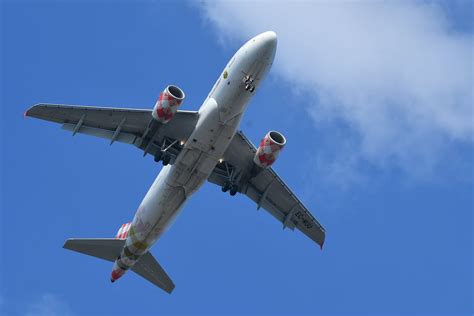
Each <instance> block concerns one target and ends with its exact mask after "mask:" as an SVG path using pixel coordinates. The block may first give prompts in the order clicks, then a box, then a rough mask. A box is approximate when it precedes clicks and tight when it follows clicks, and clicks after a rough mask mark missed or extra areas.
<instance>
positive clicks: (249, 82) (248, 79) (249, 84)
mask: <svg viewBox="0 0 474 316" xmlns="http://www.w3.org/2000/svg"><path fill="white" fill-rule="evenodd" d="M242 80H243V82H244V83H245V90H247V91H250V92H254V91H255V86H254V84H253V82H254V79H253V78H252V76H251V75H245V76H244V78H243V79H242Z"/></svg>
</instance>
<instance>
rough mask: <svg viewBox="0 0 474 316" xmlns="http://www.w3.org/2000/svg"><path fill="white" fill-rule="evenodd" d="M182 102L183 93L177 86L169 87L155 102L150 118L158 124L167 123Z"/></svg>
mask: <svg viewBox="0 0 474 316" xmlns="http://www.w3.org/2000/svg"><path fill="white" fill-rule="evenodd" d="M183 100H184V92H183V90H181V89H180V88H179V87H177V86H173V85H169V86H167V87H166V89H165V90H163V92H161V93H160V97H159V98H158V100H157V101H156V104H155V107H154V108H153V112H152V116H153V118H154V119H155V120H157V121H158V122H160V123H165V124H166V123H168V122H169V121H171V119H172V118H173V115H174V114H175V113H176V111H177V110H178V107H179V106H180V105H181V103H182V102H183Z"/></svg>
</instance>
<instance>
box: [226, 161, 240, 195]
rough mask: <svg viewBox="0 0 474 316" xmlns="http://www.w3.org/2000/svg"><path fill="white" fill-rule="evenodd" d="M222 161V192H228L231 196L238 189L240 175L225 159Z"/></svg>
mask: <svg viewBox="0 0 474 316" xmlns="http://www.w3.org/2000/svg"><path fill="white" fill-rule="evenodd" d="M222 163H223V164H224V167H225V171H226V175H225V181H224V184H223V185H222V192H229V194H230V195H231V196H234V195H236V194H237V192H238V191H239V185H238V183H239V180H240V177H239V176H240V175H239V173H238V172H237V171H236V170H235V168H234V167H233V166H231V165H229V164H227V163H226V162H225V161H224V162H222Z"/></svg>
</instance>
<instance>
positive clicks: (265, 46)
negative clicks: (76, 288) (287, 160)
mask: <svg viewBox="0 0 474 316" xmlns="http://www.w3.org/2000/svg"><path fill="white" fill-rule="evenodd" d="M276 44H277V37H276V34H275V33H274V32H271V31H270V32H265V33H262V34H259V35H257V36H256V37H254V38H252V39H250V40H249V41H248V42H247V43H245V44H244V45H243V46H242V47H241V48H240V49H239V50H238V51H237V52H236V54H235V55H234V56H233V57H232V58H231V60H230V61H229V63H228V64H227V65H226V67H225V69H224V70H223V72H222V73H221V75H220V76H219V78H218V80H217V81H216V83H215V85H214V87H213V88H212V89H211V91H210V93H209V95H208V97H207V98H206V99H205V100H204V102H203V104H202V106H201V108H200V109H199V111H183V110H178V107H179V106H180V105H181V104H182V102H183V100H184V99H185V93H184V91H183V90H181V89H180V88H179V87H178V86H175V85H169V86H168V87H166V88H165V89H164V90H163V92H162V93H161V94H160V97H159V99H158V100H157V102H156V104H155V107H154V108H153V109H125V108H106V107H91V106H76V105H57V104H37V105H35V106H33V107H31V108H30V109H28V110H27V111H26V112H25V116H29V117H35V118H39V119H43V120H47V121H52V122H55V123H59V124H61V125H62V127H63V128H64V129H65V130H67V131H70V132H72V134H73V135H75V134H77V133H79V134H86V135H90V136H96V137H101V138H105V139H107V140H109V142H110V144H113V143H114V142H122V143H127V144H131V145H133V146H135V147H137V148H138V149H140V150H141V151H142V152H143V155H144V156H146V155H151V156H153V157H154V160H155V161H156V162H161V163H162V164H163V168H162V170H161V172H160V173H159V175H158V177H157V178H156V180H155V182H154V183H153V185H152V186H151V188H150V189H149V191H148V193H147V194H146V196H145V198H144V199H143V201H142V202H141V204H140V206H139V208H138V210H137V212H136V214H135V217H134V218H133V220H132V221H131V222H130V223H126V224H123V225H122V226H121V227H120V229H119V231H118V232H117V235H116V236H115V238H73V239H68V240H67V241H66V243H65V245H64V248H67V249H70V250H74V251H77V252H80V253H84V254H87V255H91V256H94V257H98V258H101V259H104V260H108V261H111V262H114V265H113V269H112V274H111V281H112V282H115V281H116V280H117V279H119V278H120V277H121V276H122V275H123V274H125V272H126V271H128V270H132V271H134V272H136V273H137V274H139V275H140V276H142V277H144V278H145V279H147V280H148V281H150V282H152V283H153V284H155V285H156V286H158V287H160V288H161V289H163V290H165V291H166V292H168V293H171V292H172V291H173V289H174V283H173V282H172V280H171V278H170V277H169V276H168V275H167V273H166V272H165V270H164V269H163V268H162V267H161V266H160V264H159V263H158V262H157V261H156V260H155V259H154V257H153V256H152V255H151V253H150V251H149V250H150V248H151V246H152V245H153V244H154V243H155V242H156V241H157V240H158V239H159V237H160V236H161V235H162V234H163V233H164V232H165V230H166V229H167V228H168V227H169V225H170V224H171V223H172V221H173V219H174V218H175V217H176V216H177V215H178V213H179V212H180V210H181V209H182V207H183V205H184V204H185V202H186V200H187V199H188V198H190V197H191V195H192V194H193V193H194V192H196V191H197V190H198V189H199V188H200V187H201V185H202V184H203V183H204V182H205V181H206V180H208V181H209V182H211V183H214V184H216V185H218V186H220V187H221V188H222V191H223V192H228V193H229V194H230V195H231V196H233V195H236V194H237V193H240V194H243V195H246V196H247V197H249V198H250V199H251V200H252V201H254V202H255V204H256V207H257V209H260V208H263V209H265V210H267V211H268V212H269V213H270V214H271V215H272V216H274V217H275V218H276V219H277V220H278V221H280V222H281V223H282V227H283V228H289V229H291V230H294V229H295V228H296V229H298V230H299V231H301V232H302V233H304V234H305V235H306V236H308V237H309V238H310V239H311V240H313V241H314V242H316V243H317V244H318V245H319V246H320V247H321V248H322V246H323V243H324V239H325V230H324V228H323V227H322V226H321V224H319V222H318V221H317V220H316V219H315V218H314V217H313V215H312V214H311V213H310V212H309V210H308V209H307V208H306V207H305V206H304V205H303V203H301V201H300V200H299V199H298V198H297V197H296V195H295V194H294V193H293V192H292V191H291V190H290V188H288V186H287V185H286V184H285V183H284V182H283V180H282V179H281V178H280V177H279V176H278V174H277V173H276V172H275V171H274V170H273V168H272V167H271V166H272V164H273V163H274V162H275V161H276V159H277V157H278V155H279V153H280V152H281V150H282V149H283V147H284V146H285V144H286V139H285V137H284V136H283V134H281V133H279V132H277V131H269V132H268V133H267V134H266V135H265V136H264V137H263V139H262V140H261V142H260V143H259V146H258V147H257V146H254V145H253V144H252V142H250V141H249V139H248V138H247V137H246V136H245V135H244V133H243V132H242V131H238V126H239V123H240V121H241V119H242V116H243V113H244V112H245V109H246V107H247V105H248V103H249V101H250V99H251V98H252V96H253V95H254V94H255V93H256V91H257V89H258V87H259V85H260V82H261V81H262V80H263V78H264V77H265V75H266V74H267V72H268V71H269V69H270V67H271V65H272V63H273V59H274V56H275V52H276Z"/></svg>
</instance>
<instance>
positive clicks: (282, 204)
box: [208, 132, 325, 248]
mask: <svg viewBox="0 0 474 316" xmlns="http://www.w3.org/2000/svg"><path fill="white" fill-rule="evenodd" d="M255 152H256V148H255V146H254V145H253V144H252V143H251V142H250V141H249V140H248V139H247V137H245V135H244V134H243V133H242V132H237V133H236V134H235V136H234V138H233V139H232V142H231V143H230V145H229V147H228V148H227V151H226V152H225V154H224V161H223V162H222V163H219V164H218V165H217V166H216V168H215V169H214V171H213V172H212V174H211V175H210V176H209V179H208V180H209V181H210V182H212V183H215V184H217V185H219V186H223V185H224V183H225V182H226V181H227V180H228V179H229V177H232V178H233V179H235V180H234V181H235V183H237V185H238V187H239V189H238V192H240V193H243V194H245V195H247V196H248V197H249V198H250V199H251V200H253V201H254V202H255V203H256V204H257V209H259V208H260V207H262V208H264V209H265V210H267V211H268V212H269V213H270V214H271V215H273V216H274V217H275V218H276V219H278V220H279V221H280V222H282V224H283V228H286V227H288V228H290V229H291V230H294V229H295V227H296V228H298V229H299V230H300V231H301V232H303V233H304V234H305V235H306V236H308V237H309V238H310V239H312V240H313V241H314V242H316V243H317V244H318V245H319V246H320V247H321V248H322V247H323V244H324V239H325V229H324V228H323V227H322V226H321V224H319V222H318V221H317V220H316V219H315V218H314V217H313V215H311V213H310V212H309V211H308V209H307V208H306V207H305V206H304V205H303V203H301V201H300V200H299V199H298V198H297V197H296V195H295V194H294V193H293V192H292V191H291V190H290V188H288V186H287V185H286V184H285V183H284V182H283V180H282V179H281V178H280V177H279V176H278V174H277V173H276V172H275V171H274V170H273V169H272V168H267V169H262V170H259V172H258V173H257V174H256V175H254V174H255V171H254V170H255V165H254V162H253V157H254V155H255Z"/></svg>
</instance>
